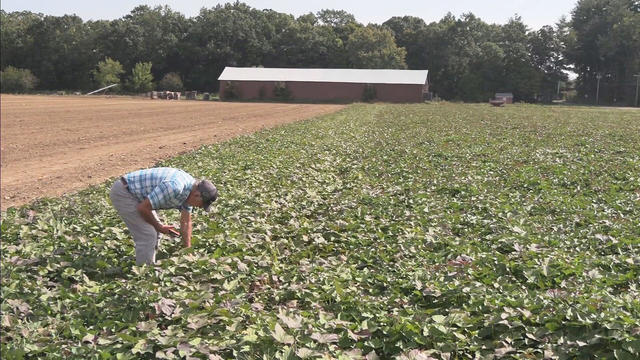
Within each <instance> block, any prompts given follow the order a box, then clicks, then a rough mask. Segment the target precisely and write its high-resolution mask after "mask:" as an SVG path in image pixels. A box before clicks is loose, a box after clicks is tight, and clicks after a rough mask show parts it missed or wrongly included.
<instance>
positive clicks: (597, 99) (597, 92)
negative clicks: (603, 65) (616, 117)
mask: <svg viewBox="0 0 640 360" xmlns="http://www.w3.org/2000/svg"><path fill="white" fill-rule="evenodd" d="M601 78H602V75H600V74H597V75H596V79H598V86H597V87H596V105H599V104H600V79H601Z"/></svg>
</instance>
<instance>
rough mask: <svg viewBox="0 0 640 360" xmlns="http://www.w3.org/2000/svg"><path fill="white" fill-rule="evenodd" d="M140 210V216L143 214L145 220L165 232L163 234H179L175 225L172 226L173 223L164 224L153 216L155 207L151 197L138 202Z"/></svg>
mask: <svg viewBox="0 0 640 360" xmlns="http://www.w3.org/2000/svg"><path fill="white" fill-rule="evenodd" d="M137 209H138V212H139V213H140V216H142V218H143V219H144V221H146V222H148V223H149V224H151V225H152V226H153V227H154V228H155V229H156V231H157V232H160V233H163V234H169V235H171V234H174V235H175V234H177V232H178V231H177V230H176V228H175V227H173V226H171V225H164V224H161V223H159V222H158V220H156V218H155V216H153V213H152V211H153V208H152V207H151V201H149V198H146V199H144V201H142V202H141V203H139V204H138V206H137Z"/></svg>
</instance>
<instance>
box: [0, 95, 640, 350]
mask: <svg viewBox="0 0 640 360" xmlns="http://www.w3.org/2000/svg"><path fill="white" fill-rule="evenodd" d="M161 165H166V166H174V167H179V168H183V169H185V170H186V171H188V172H190V173H192V174H194V175H196V176H199V177H206V178H209V179H212V180H213V181H214V182H215V183H216V184H217V185H218V187H219V190H220V199H219V200H218V202H217V203H216V204H215V207H214V209H213V211H212V212H210V213H203V212H196V213H195V218H194V224H195V228H194V240H193V242H194V246H193V247H192V248H191V249H182V248H181V247H180V244H179V241H178V240H170V239H165V240H164V242H163V244H162V248H161V252H160V255H159V258H160V260H159V262H158V264H157V265H156V266H153V267H148V266H145V267H137V266H135V262H134V256H133V254H134V250H133V243H132V240H131V239H130V236H129V234H128V232H127V230H126V227H125V225H124V224H123V223H122V222H121V221H120V219H119V218H118V216H117V214H116V213H115V211H114V210H113V208H112V207H111V206H110V204H109V201H108V188H109V186H110V185H111V181H109V182H108V183H105V185H103V186H98V187H92V188H89V189H87V190H84V191H82V192H80V193H78V194H75V195H71V196H67V197H64V198H60V199H46V200H41V201H38V202H36V203H33V204H31V205H28V206H24V207H21V208H12V209H9V210H8V211H7V212H5V213H3V214H2V224H1V231H2V245H1V250H2V276H1V279H2V284H1V285H2V305H1V310H2V320H1V326H2V327H1V330H2V331H1V334H0V336H1V340H2V348H1V350H2V358H3V359H14V358H64V359H71V358H79V359H80V358H81V359H133V358H136V359H138V358H149V359H151V358H161V359H175V358H188V359H203V358H204V359H230V358H239V359H258V358H260V359H272V358H274V359H276V358H277V359H299V358H302V359H317V358H323V359H467V358H479V359H480V358H484V359H493V358H511V359H542V358H549V359H574V358H591V357H596V356H597V357H602V358H611V359H613V358H615V359H637V358H638V357H640V280H639V279H640V112H638V111H637V110H612V109H598V108H587V107H559V106H558V107H541V106H533V105H512V106H506V107H501V108H494V107H490V106H489V105H484V104H483V105H464V104H448V103H441V104H420V105H382V104H372V105H369V104H367V105H354V106H350V107H348V108H347V109H345V110H343V111H341V112H338V113H335V114H333V115H329V116H324V117H319V118H315V119H310V120H307V121H304V122H300V123H296V124H293V125H288V126H284V127H279V128H276V129H272V130H267V131H262V132H259V133H256V134H254V135H250V136H244V137H241V138H237V139H234V140H232V141H228V142H225V143H220V144H216V145H211V146H205V147H203V148H201V149H200V150H198V151H195V152H193V153H189V154H186V155H183V156H180V157H177V158H174V159H171V160H169V161H166V162H163V163H162V164H161ZM163 216H165V217H166V220H167V221H169V222H171V221H173V222H177V220H178V214H177V212H174V213H171V212H169V213H168V212H165V213H164V214H163Z"/></svg>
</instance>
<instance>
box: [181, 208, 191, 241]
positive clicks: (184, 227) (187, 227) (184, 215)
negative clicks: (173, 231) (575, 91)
mask: <svg viewBox="0 0 640 360" xmlns="http://www.w3.org/2000/svg"><path fill="white" fill-rule="evenodd" d="M191 230H193V225H192V224H191V213H190V212H188V211H186V210H182V211H181V212H180V232H181V233H182V244H183V245H184V247H186V248H188V247H191Z"/></svg>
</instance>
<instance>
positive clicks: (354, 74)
mask: <svg viewBox="0 0 640 360" xmlns="http://www.w3.org/2000/svg"><path fill="white" fill-rule="evenodd" d="M428 73H429V71H428V70H391V69H293V68H241V67H229V66H227V67H226V68H225V69H224V71H223V72H222V74H220V77H219V78H218V80H224V81H305V82H341V83H344V82H346V83H365V84H420V85H424V84H426V83H427V74H428Z"/></svg>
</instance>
